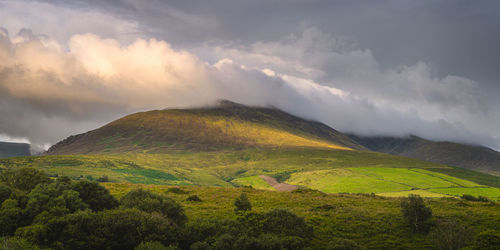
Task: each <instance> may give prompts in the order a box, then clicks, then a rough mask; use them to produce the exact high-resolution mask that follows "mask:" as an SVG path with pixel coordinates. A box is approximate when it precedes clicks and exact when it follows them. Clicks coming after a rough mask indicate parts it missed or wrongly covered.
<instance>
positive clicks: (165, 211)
mask: <svg viewBox="0 0 500 250" xmlns="http://www.w3.org/2000/svg"><path fill="white" fill-rule="evenodd" d="M120 203H121V204H122V205H123V206H124V207H127V208H137V209H139V210H142V211H144V212H148V213H151V212H157V213H160V214H162V215H164V216H165V217H167V218H169V219H171V220H172V221H173V222H174V223H176V224H177V225H183V224H184V223H185V222H186V221H187V216H186V214H185V213H184V209H183V208H182V206H181V205H179V204H178V203H177V202H175V201H174V200H172V199H170V198H168V197H165V196H163V195H158V194H153V193H151V192H150V191H146V190H143V189H135V190H132V191H130V192H128V193H127V194H126V195H125V196H123V197H122V199H121V200H120Z"/></svg>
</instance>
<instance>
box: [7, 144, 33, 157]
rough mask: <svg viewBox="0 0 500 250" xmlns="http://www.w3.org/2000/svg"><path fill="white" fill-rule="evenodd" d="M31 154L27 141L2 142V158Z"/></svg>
mask: <svg viewBox="0 0 500 250" xmlns="http://www.w3.org/2000/svg"><path fill="white" fill-rule="evenodd" d="M28 155H31V152H30V145H29V144H27V143H14V142H0V158H6V157H13V156H28Z"/></svg>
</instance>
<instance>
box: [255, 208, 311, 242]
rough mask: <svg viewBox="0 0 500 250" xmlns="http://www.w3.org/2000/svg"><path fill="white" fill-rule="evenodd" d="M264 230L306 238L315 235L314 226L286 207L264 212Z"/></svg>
mask: <svg viewBox="0 0 500 250" xmlns="http://www.w3.org/2000/svg"><path fill="white" fill-rule="evenodd" d="M262 224H263V225H264V231H265V232H268V233H273V234H277V235H283V236H297V237H301V238H305V239H311V238H312V237H313V228H312V227H311V226H309V225H307V223H306V221H305V220H304V218H303V217H299V216H297V215H295V214H294V213H292V212H290V211H288V210H285V209H273V210H271V211H269V212H267V213H265V214H264V216H263V220H262Z"/></svg>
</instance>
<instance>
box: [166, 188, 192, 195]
mask: <svg viewBox="0 0 500 250" xmlns="http://www.w3.org/2000/svg"><path fill="white" fill-rule="evenodd" d="M167 192H168V193H174V194H187V193H189V192H188V191H185V190H182V189H180V188H178V187H171V188H169V189H167Z"/></svg>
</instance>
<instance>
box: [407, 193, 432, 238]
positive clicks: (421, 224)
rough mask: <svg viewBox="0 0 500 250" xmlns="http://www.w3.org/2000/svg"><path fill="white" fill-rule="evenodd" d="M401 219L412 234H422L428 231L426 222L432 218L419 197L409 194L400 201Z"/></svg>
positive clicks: (430, 212)
mask: <svg viewBox="0 0 500 250" xmlns="http://www.w3.org/2000/svg"><path fill="white" fill-rule="evenodd" d="M401 212H402V213H403V217H404V218H405V220H406V222H407V223H408V225H410V227H411V228H412V229H413V231H414V232H423V231H425V230H426V229H428V225H427V224H426V222H427V221H428V219H430V218H431V217H432V211H431V209H430V208H429V207H426V206H425V204H424V200H423V199H422V197H420V196H419V195H414V194H410V195H408V198H407V199H403V200H402V201H401Z"/></svg>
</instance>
